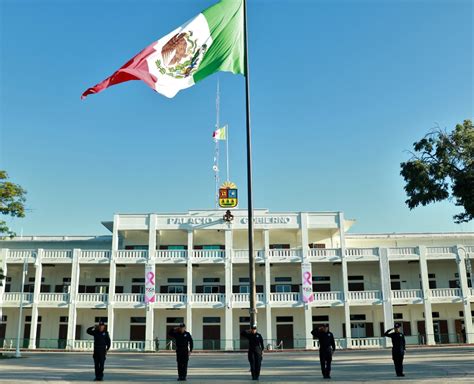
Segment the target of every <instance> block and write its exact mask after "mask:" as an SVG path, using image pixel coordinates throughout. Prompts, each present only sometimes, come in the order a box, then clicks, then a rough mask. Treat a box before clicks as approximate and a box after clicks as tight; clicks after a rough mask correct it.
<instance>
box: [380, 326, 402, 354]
mask: <svg viewBox="0 0 474 384" xmlns="http://www.w3.org/2000/svg"><path fill="white" fill-rule="evenodd" d="M384 336H385V337H390V338H391V339H392V352H393V353H396V354H400V355H403V354H404V353H405V335H404V334H403V333H401V332H392V330H391V329H389V330H388V331H387V332H385V333H384Z"/></svg>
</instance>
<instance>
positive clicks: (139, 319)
mask: <svg viewBox="0 0 474 384" xmlns="http://www.w3.org/2000/svg"><path fill="white" fill-rule="evenodd" d="M130 323H132V324H145V323H146V317H138V316H137V317H131V318H130Z"/></svg>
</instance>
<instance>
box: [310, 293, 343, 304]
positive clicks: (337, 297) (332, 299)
mask: <svg viewBox="0 0 474 384" xmlns="http://www.w3.org/2000/svg"><path fill="white" fill-rule="evenodd" d="M313 297H314V300H313V302H312V303H311V305H313V306H318V307H319V306H324V307H325V306H335V305H343V304H344V292H341V291H332V292H314V293H313Z"/></svg>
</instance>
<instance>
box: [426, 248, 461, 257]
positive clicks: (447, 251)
mask: <svg viewBox="0 0 474 384" xmlns="http://www.w3.org/2000/svg"><path fill="white" fill-rule="evenodd" d="M426 253H427V254H428V255H451V254H454V253H456V247H427V248H426Z"/></svg>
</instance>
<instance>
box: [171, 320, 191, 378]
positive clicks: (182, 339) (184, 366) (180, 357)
mask: <svg viewBox="0 0 474 384" xmlns="http://www.w3.org/2000/svg"><path fill="white" fill-rule="evenodd" d="M168 337H169V338H171V339H174V340H175V343H176V362H177V364H178V381H186V376H187V375H188V361H189V356H190V355H191V352H192V351H193V347H194V343H193V338H192V337H191V334H190V333H189V332H187V331H186V325H185V324H184V323H181V324H180V325H179V327H176V328H173V329H170V331H169V332H168Z"/></svg>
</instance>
